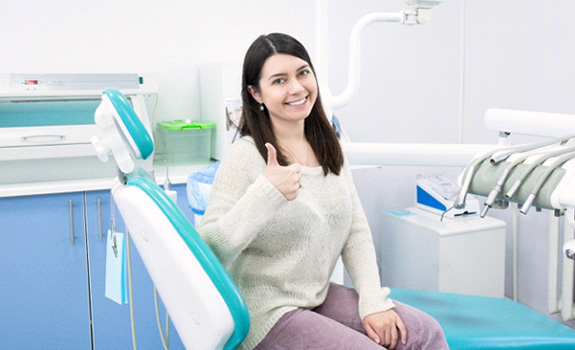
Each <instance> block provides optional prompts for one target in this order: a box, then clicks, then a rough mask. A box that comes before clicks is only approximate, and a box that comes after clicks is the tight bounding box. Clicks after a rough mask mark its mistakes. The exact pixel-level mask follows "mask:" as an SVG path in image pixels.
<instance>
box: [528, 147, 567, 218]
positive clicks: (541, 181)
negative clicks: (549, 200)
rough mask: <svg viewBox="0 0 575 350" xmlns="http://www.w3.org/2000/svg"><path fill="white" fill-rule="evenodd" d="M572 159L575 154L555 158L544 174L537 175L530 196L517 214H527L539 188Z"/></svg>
mask: <svg viewBox="0 0 575 350" xmlns="http://www.w3.org/2000/svg"><path fill="white" fill-rule="evenodd" d="M572 158H575V152H571V153H567V154H565V155H563V156H562V157H559V158H557V159H556V160H555V161H554V162H553V163H551V165H549V167H548V168H547V169H545V172H544V173H542V174H541V175H539V178H538V179H537V182H536V183H535V186H533V189H532V190H531V194H529V196H528V197H527V199H526V200H525V202H524V203H523V206H521V209H519V212H520V213H521V214H527V212H528V211H529V208H531V205H532V204H533V201H534V200H535V197H537V194H539V190H541V187H543V185H544V184H545V182H546V181H547V179H548V178H549V176H550V175H551V173H552V172H553V171H554V170H555V169H557V168H558V167H560V166H562V165H563V164H564V163H566V162H567V161H569V160H570V159H572Z"/></svg>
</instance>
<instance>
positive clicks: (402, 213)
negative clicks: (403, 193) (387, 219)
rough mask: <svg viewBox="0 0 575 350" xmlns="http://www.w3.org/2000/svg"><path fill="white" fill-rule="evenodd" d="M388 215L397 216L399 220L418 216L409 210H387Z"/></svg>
mask: <svg viewBox="0 0 575 350" xmlns="http://www.w3.org/2000/svg"><path fill="white" fill-rule="evenodd" d="M385 212H386V213H388V214H391V215H393V216H397V217H399V218H403V217H406V216H413V215H417V214H415V213H413V212H410V211H409V210H407V209H390V210H385Z"/></svg>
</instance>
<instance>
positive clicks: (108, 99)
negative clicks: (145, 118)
mask: <svg viewBox="0 0 575 350" xmlns="http://www.w3.org/2000/svg"><path fill="white" fill-rule="evenodd" d="M94 121H95V122H96V125H97V126H98V127H99V128H100V130H101V131H102V134H103V139H100V138H99V137H98V136H96V135H94V136H92V139H91V141H92V145H93V146H94V148H95V149H96V153H97V154H98V158H100V160H101V161H102V162H107V161H108V159H109V156H110V155H113V156H114V159H115V160H116V163H117V164H118V167H119V168H120V171H122V172H123V173H125V174H128V173H130V172H132V170H134V159H146V158H148V157H149V156H150V155H151V154H152V152H153V151H154V141H153V139H152V136H151V135H150V133H149V132H148V130H147V129H146V128H145V126H144V124H143V123H142V121H141V120H140V118H139V117H138V116H137V115H136V113H135V112H134V110H133V109H132V107H131V106H130V104H129V103H128V100H127V99H126V97H125V96H124V95H123V94H122V93H121V92H120V91H118V90H116V89H106V90H105V91H104V93H103V94H102V102H101V103H100V105H99V106H98V108H97V109H96V113H95V114H94Z"/></svg>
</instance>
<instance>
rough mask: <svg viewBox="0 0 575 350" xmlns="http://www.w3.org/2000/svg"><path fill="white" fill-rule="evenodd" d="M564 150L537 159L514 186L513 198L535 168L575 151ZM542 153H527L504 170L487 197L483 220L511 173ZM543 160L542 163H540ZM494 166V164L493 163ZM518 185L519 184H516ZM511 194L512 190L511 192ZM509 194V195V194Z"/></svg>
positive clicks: (566, 148) (564, 148)
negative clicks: (552, 158)
mask: <svg viewBox="0 0 575 350" xmlns="http://www.w3.org/2000/svg"><path fill="white" fill-rule="evenodd" d="M562 148H563V149H558V150H555V151H552V152H547V153H545V154H544V155H543V156H541V157H539V158H537V160H536V161H535V162H533V163H532V164H531V165H530V166H529V168H528V169H527V170H526V171H525V172H524V173H522V176H521V177H520V178H521V180H518V181H519V184H518V185H517V186H515V184H514V186H513V187H514V188H513V189H512V190H513V192H512V193H511V196H512V195H513V194H514V193H515V192H516V191H517V189H519V185H520V184H521V182H522V181H523V180H524V179H525V177H526V176H527V175H528V174H529V173H530V172H531V171H532V170H533V169H534V168H535V166H537V165H539V164H541V163H542V162H544V161H545V160H546V159H549V158H551V157H555V156H558V155H561V154H564V153H567V152H573V151H575V147H562ZM539 153H541V152H535V153H526V154H524V155H522V156H520V157H519V158H517V159H516V160H515V161H513V162H512V163H511V164H510V165H509V166H508V167H507V168H505V170H503V172H502V173H501V175H500V176H499V179H497V182H496V183H495V185H494V186H493V188H492V189H491V192H489V195H488V196H487V200H486V201H485V203H484V207H483V210H482V211H481V214H480V216H481V217H482V218H483V217H485V215H486V214H487V211H488V210H489V209H490V208H491V207H492V205H493V203H494V202H495V200H496V199H497V196H498V195H499V193H500V192H501V190H502V189H503V186H504V185H505V182H506V181H507V178H508V177H509V174H510V173H511V171H512V170H513V169H514V168H515V167H516V166H517V165H519V164H521V163H523V162H525V160H526V159H527V158H529V157H531V156H534V155H536V154H539ZM540 160H541V161H540ZM492 164H493V163H492ZM516 183H517V182H516ZM509 192H511V190H510V191H509ZM509 192H508V194H509ZM511 196H507V198H509V199H510V198H511Z"/></svg>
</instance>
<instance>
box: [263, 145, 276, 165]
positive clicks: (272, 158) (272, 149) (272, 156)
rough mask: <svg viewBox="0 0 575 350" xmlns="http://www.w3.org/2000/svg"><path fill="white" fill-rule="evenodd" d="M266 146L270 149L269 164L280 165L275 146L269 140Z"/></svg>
mask: <svg viewBox="0 0 575 350" xmlns="http://www.w3.org/2000/svg"><path fill="white" fill-rule="evenodd" d="M266 148H267V149H268V166H279V163H278V155H277V151H276V149H275V147H274V146H273V145H272V144H271V143H269V142H267V143H266Z"/></svg>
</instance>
